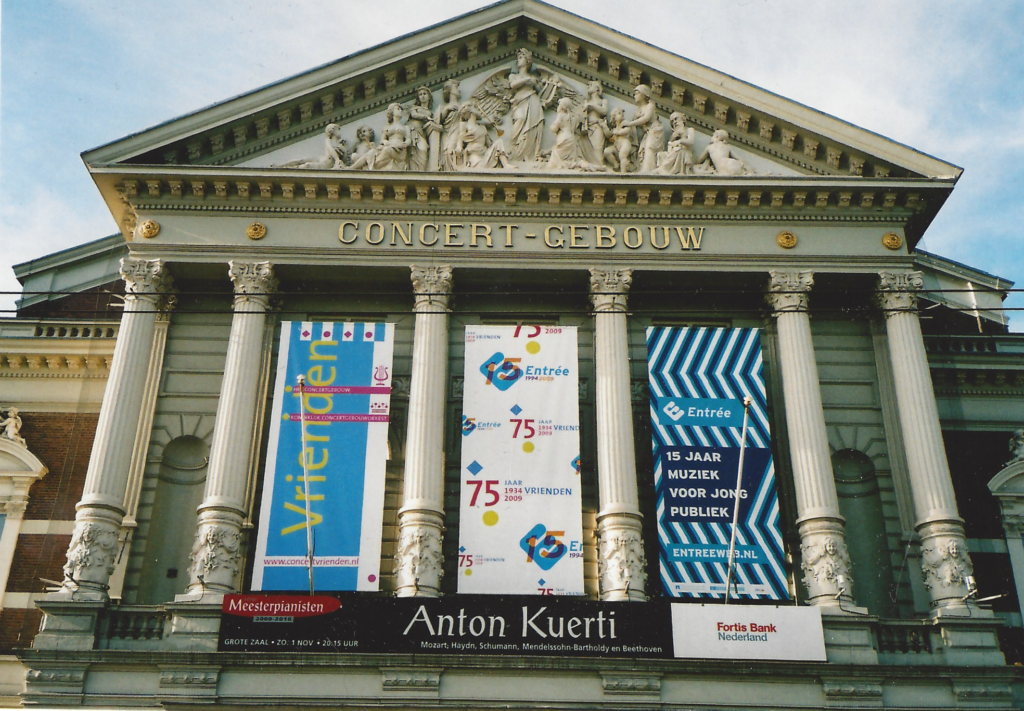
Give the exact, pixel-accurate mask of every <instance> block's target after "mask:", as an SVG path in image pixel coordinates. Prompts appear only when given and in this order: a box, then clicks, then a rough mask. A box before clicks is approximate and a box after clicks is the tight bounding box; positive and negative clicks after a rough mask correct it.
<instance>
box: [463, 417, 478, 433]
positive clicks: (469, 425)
mask: <svg viewBox="0 0 1024 711" xmlns="http://www.w3.org/2000/svg"><path fill="white" fill-rule="evenodd" d="M475 429H476V418H474V417H466V416H465V415H463V416H462V436H463V437H468V436H469V435H470V434H472V432H473V430H475Z"/></svg>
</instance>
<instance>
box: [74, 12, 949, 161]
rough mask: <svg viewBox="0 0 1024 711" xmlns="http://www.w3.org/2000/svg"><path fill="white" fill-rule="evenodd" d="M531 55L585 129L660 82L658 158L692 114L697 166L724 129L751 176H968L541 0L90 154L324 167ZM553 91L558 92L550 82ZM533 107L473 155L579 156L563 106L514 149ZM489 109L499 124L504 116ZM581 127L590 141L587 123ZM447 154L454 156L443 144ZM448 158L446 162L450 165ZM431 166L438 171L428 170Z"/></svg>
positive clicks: (447, 27)
mask: <svg viewBox="0 0 1024 711" xmlns="http://www.w3.org/2000/svg"><path fill="white" fill-rule="evenodd" d="M522 49H526V50H528V51H529V52H530V53H531V55H532V58H533V68H532V72H533V73H534V74H535V76H536V78H537V79H538V80H541V81H542V82H543V81H545V80H550V78H551V77H557V78H558V79H559V80H561V82H562V89H558V90H557V91H559V92H560V93H559V95H564V94H565V93H569V94H570V95H575V96H574V97H573V98H575V100H576V103H575V109H576V110H577V111H578V112H579V119H580V121H578V122H577V123H580V122H583V123H585V122H586V118H587V117H586V112H585V110H584V109H583V106H582V105H581V104H582V103H583V102H585V97H586V92H587V87H588V85H589V84H590V83H591V82H594V81H597V82H600V83H601V86H602V92H603V95H604V98H605V99H606V100H607V101H608V104H609V108H608V113H609V118H610V114H611V112H612V111H613V110H614V109H615V108H621V109H623V111H624V113H625V116H626V120H627V121H628V120H631V119H632V118H634V116H635V115H636V114H637V105H636V103H635V101H634V90H635V88H636V86H637V85H639V84H643V85H645V86H646V87H648V88H649V94H650V101H651V102H652V104H653V105H654V106H655V107H656V111H657V114H658V116H659V119H660V125H661V131H662V132H663V134H664V137H663V141H662V143H663V145H661V147H660V149H659V150H664V151H666V152H671V149H672V145H671V140H672V138H673V129H672V127H671V126H670V125H669V118H670V116H671V115H672V114H674V113H677V114H680V115H682V116H683V117H685V120H686V122H687V125H688V126H689V127H691V128H693V130H694V131H693V139H694V143H693V146H692V147H691V148H690V150H691V151H692V152H693V158H694V162H695V165H699V162H698V161H697V158H700V156H701V154H702V153H704V152H705V149H706V148H707V146H708V144H710V143H711V142H712V137H713V135H714V134H715V132H716V131H726V132H727V134H728V143H729V144H730V148H729V150H730V151H731V153H729V155H730V156H732V157H733V158H734V159H736V160H738V161H739V162H740V163H742V164H743V166H745V168H743V169H742V171H741V172H745V173H752V174H760V175H777V176H804V177H813V176H822V177H841V176H846V177H849V176H855V177H865V178H881V179H885V178H921V177H932V178H934V177H943V178H952V177H956V176H957V175H959V172H960V169H959V168H956V167H955V166H952V165H950V164H947V163H944V162H942V161H939V160H937V159H935V158H932V157H930V156H927V155H925V154H922V153H920V152H917V151H914V150H913V149H910V148H907V147H906V146H903V145H901V144H898V143H895V142H893V141H890V140H888V139H885V138H883V137H881V136H878V135H876V134H873V133H871V132H869V131H865V130H863V129H860V128H857V127H855V126H852V125H850V124H848V123H845V122H843V121H840V120H838V119H835V118H832V117H829V116H826V115H824V114H821V113H820V112H816V111H814V110H813V109H809V108H807V107H805V106H802V105H800V104H797V103H795V102H792V101H789V100H787V99H783V98H781V97H778V96H776V95H773V94H771V93H769V92H766V91H764V90H761V89H759V88H757V87H754V86H752V85H749V84H745V83H743V82H741V81H738V80H736V79H734V78H732V77H729V76H728V75H725V74H722V73H720V72H716V71H715V70H712V69H710V68H708V67H704V66H702V65H700V64H697V63H694V62H691V61H689V60H686V59H684V58H682V57H679V56H676V55H673V54H671V53H668V52H665V51H663V50H660V49H657V48H655V47H651V46H650V45H647V44H645V43H643V42H641V41H638V40H636V39H633V38H631V37H627V36H625V35H622V34H620V33H618V32H615V31H614V30H611V29H609V28H607V27H603V26H601V25H598V24H596V23H593V22H590V21H588V20H586V19H583V18H580V17H577V16H575V15H572V14H570V13H567V12H564V11H562V10H559V9H557V8H554V7H551V6H549V5H546V4H544V3H541V2H537V1H536V0H508V1H507V2H503V3H498V4H496V5H492V6H490V7H487V8H484V9H482V10H480V11H477V12H474V13H470V14H467V15H464V16H461V17H458V18H455V19H453V20H451V21H448V22H446V23H443V24H441V25H436V26H434V27H430V28H427V29H424V30H422V31H420V32H417V33H415V34H412V35H407V36H405V37H402V38H399V39H396V40H394V41H392V42H389V43H387V44H384V45H380V46H378V47H375V48H372V49H369V50H366V51H364V52H360V53H358V54H355V55H352V56H350V57H347V58H345V59H342V60H339V61H337V62H334V63H331V64H329V65H326V66H323V67H320V68H318V69H314V70H312V71H310V72H307V73H305V74H302V75H299V76H296V77H293V78H291V79H288V80H285V81H282V82H279V83H277V84H273V85H271V86H268V87H265V88H263V89H260V90H257V91H255V92H252V93H250V94H246V95H243V96H240V97H237V98H235V99H231V100H229V101H226V102H224V103H221V104H217V105H215V106H213V107H210V108H208V109H204V110H202V111H199V112H196V113H193V114H190V115H188V116H185V117H182V118H179V119H175V120H173V121H170V122H168V123H165V124H162V125H160V126H157V127H154V128H152V129H149V130H147V131H144V132H141V133H139V134H136V135H133V136H131V137H128V138H126V139H123V140H121V141H117V142H115V143H112V144H109V145H107V146H103V147H100V148H97V149H95V150H92V151H89V152H88V153H86V154H85V156H84V158H85V160H86V162H87V164H89V166H90V167H101V166H111V165H165V166H189V167H196V168H198V167H218V166H220V167H228V166H234V167H249V168H254V169H259V168H270V167H272V166H282V165H287V164H289V163H292V164H293V165H294V164H295V163H296V162H299V164H300V166H301V167H297V170H303V169H324V167H325V166H326V164H327V161H326V160H325V157H326V156H327V150H326V146H325V144H326V137H325V130H326V128H327V127H328V126H329V125H332V124H333V125H337V126H338V127H340V128H339V132H338V134H339V136H340V139H343V140H344V141H345V142H346V143H347V145H348V149H349V150H353V149H354V148H355V146H356V144H357V138H356V131H357V129H358V128H359V127H360V126H368V127H370V128H373V129H374V131H375V143H376V144H378V146H379V144H380V143H382V142H383V141H382V138H383V133H384V130H385V128H386V118H385V117H386V115H387V113H388V107H389V106H390V105H391V104H393V103H398V104H401V105H402V106H403V107H406V108H407V109H408V108H409V107H412V106H413V105H414V102H415V101H416V92H417V89H418V88H419V87H421V86H426V87H428V88H429V89H430V91H431V95H432V101H433V110H434V111H435V112H436V109H437V108H438V107H440V106H442V105H443V104H444V95H443V92H444V86H445V84H446V83H448V82H450V81H452V80H457V81H458V82H459V84H460V86H461V89H462V97H461V98H462V100H464V101H466V100H470V99H472V97H473V94H475V93H477V92H478V90H479V89H480V88H481V87H482V86H484V85H485V84H486V83H487V82H488V81H489V80H493V78H494V77H495V75H496V74H497V75H499V76H500V75H502V74H505V75H506V76H507V75H508V74H510V73H514V72H515V71H516V70H515V69H514V68H515V66H516V57H517V54H518V53H519V52H520V50H522ZM545 86H546V88H547V89H548V90H550V87H551V82H550V81H547V84H546V85H545ZM538 88H539V87H538ZM492 89H493V87H492ZM564 90H568V91H564ZM516 93H518V92H516V91H514V90H513V91H512V94H516ZM492 94H493V91H492ZM551 98H552V97H550V96H548V97H545V99H546V100H548V101H550V99H551ZM554 98H555V99H557V97H554ZM527 102H529V99H527ZM478 103H481V102H478ZM485 108H486V107H485ZM532 108H534V109H535V108H536V105H534V106H533V107H532ZM530 109H531V107H529V106H527V107H526V108H525V109H523V110H522V111H520V112H519V113H520V116H518V117H516V116H514V115H513V114H515V113H516V109H515V108H510V109H509V110H507V111H506V112H505V113H504V114H503V115H502V116H501V117H500V118H501V120H500V121H497V122H495V126H493V127H492V128H490V129H488V134H489V135H488V136H487V138H486V139H485V140H484V142H485V143H487V146H485V148H488V149H490V146H492V145H493V144H495V143H498V142H499V141H500V142H501V145H500V146H498V147H496V148H495V149H491V150H489V153H490V155H488V156H487V157H486V160H484V159H483V158H482V157H481V156H476V157H474V159H473V160H475V161H476V162H475V164H474V166H472V167H473V168H474V169H491V168H493V167H496V166H492V165H488V164H494V163H495V162H496V159H495V156H494V155H493V154H494V153H497V152H499V150H498V149H499V148H503V149H504V150H505V151H506V153H508V154H509V155H510V156H511V157H512V158H518V159H519V160H512V161H511V162H512V163H514V164H515V165H514V166H513V167H514V168H516V169H518V170H525V171H533V170H538V169H541V168H543V167H544V166H543V165H542V164H545V163H548V162H550V161H551V158H550V156H551V154H552V153H556V154H558V153H559V152H561V153H565V155H566V156H567V157H568V158H569V159H570V162H571V160H572V156H573V155H574V151H573V150H572V146H570V145H569V144H568V143H567V142H566V141H562V143H561V144H559V143H558V142H559V140H560V137H559V134H558V133H556V132H554V131H551V130H550V129H551V127H552V126H553V125H554V124H555V121H556V119H557V100H555V101H550V103H548V104H547V105H546V106H544V109H543V114H544V115H543V125H542V126H541V130H540V137H541V148H540V151H539V155H530V156H527V157H526V158H524V157H523V155H522V154H520V155H518V156H517V155H515V153H516V148H515V144H517V143H521V142H522V138H523V133H524V130H525V129H522V127H521V126H520V127H519V128H517V127H516V126H515V125H514V124H515V121H516V120H517V119H522V118H523V116H522V115H521V114H523V113H524V112H525V113H526V114H529V113H530ZM482 113H483V114H485V115H490V118H492V119H493V118H494V115H493V114H494V112H493V111H486V110H485V111H483V112H482ZM533 113H534V114H536V111H534V112H533ZM408 119H409V116H408V115H406V116H404V117H403V119H402V123H403V124H405V125H407V124H408ZM535 119H536V116H535V115H534V116H527V117H526V119H525V122H526V123H531V122H532V125H533V126H536V122H535ZM520 123H523V121H520ZM639 128H640V135H639V137H638V138H636V139H634V150H633V155H632V158H631V160H632V161H633V162H634V165H633V166H632V167H631V169H630V170H631V172H640V170H641V165H640V164H639V163H640V160H639V158H638V157H637V155H636V153H637V151H636V145H635V144H636V143H640V142H642V141H643V136H644V133H645V131H644V130H643V129H644V127H642V126H641V127H639ZM577 129H578V130H577V134H578V135H579V137H580V141H579V143H581V144H582V142H583V135H584V133H585V129H584V128H583V127H581V126H577ZM400 134H401V131H396V132H394V133H393V134H392V138H394V140H395V141H396V142H398V143H401V142H402V140H403V139H402V135H400ZM441 138H442V139H443V138H444V136H443V134H442V136H441ZM609 140H610V141H611V140H614V139H612V138H610V137H609ZM655 143H656V142H654V143H652V145H655ZM464 144H465V142H464ZM556 144H557V146H556ZM677 145H678V144H677ZM556 147H557V148H558V150H557V151H556ZM473 148H474V150H475V149H476V148H477V146H475V145H474V146H473ZM583 148H584V149H585V148H586V146H585V145H583ZM436 150H437V151H438V152H443V145H442V146H439V147H438V148H437V149H436ZM391 152H392V153H394V152H395V151H391ZM584 153H585V150H584ZM386 158H387V160H385V161H382V162H381V163H380V164H377V165H376V166H375V167H374V168H373V170H395V169H398V170H418V169H419V168H420V166H421V165H422V163H421V162H420V163H418V164H412V165H408V166H406V165H403V164H402V162H401V161H399V162H398V164H397V168H396V167H395V163H394V162H393V160H392V158H393V156H386ZM583 158H586V155H584V156H583ZM436 160H437V162H438V163H443V161H444V158H443V156H442V157H441V158H438V159H436ZM666 160H667V159H666ZM318 161H319V162H318ZM389 161H390V162H389ZM563 162H564V161H559V160H558V156H557V155H556V160H555V163H556V164H558V165H556V167H557V168H559V172H566V170H565V166H564V165H562V164H561V163H563ZM592 162H593V160H591V161H588V163H592ZM364 163H365V161H364ZM303 164H304V165H303ZM655 166H656V161H655V160H654V159H651V158H649V159H648V164H647V171H646V172H650V170H651V169H652V168H653V167H655ZM361 167H366V166H365V165H363V166H361ZM734 167H737V166H735V165H734ZM332 168H342V166H341V165H339V164H336V165H334V166H332ZM708 168H710V170H708ZM328 169H331V168H328ZM345 169H349V166H345ZM433 169H435V168H434V166H433V165H428V167H427V170H428V171H429V170H433ZM584 169H586V166H584ZM578 170H579V169H578V168H575V169H569V170H568V171H567V172H577V171H578ZM705 170H706V171H707V172H710V173H719V174H720V173H721V172H722V171H720V170H715V166H714V161H713V160H712V161H707V162H706V163H705ZM587 172H589V170H587ZM697 174H700V173H699V172H698V173H697Z"/></svg>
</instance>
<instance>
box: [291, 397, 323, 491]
mask: <svg viewBox="0 0 1024 711" xmlns="http://www.w3.org/2000/svg"><path fill="white" fill-rule="evenodd" d="M293 394H294V395H295V396H296V397H298V393H297V392H296V393H293ZM304 424H305V425H306V427H305V430H306V441H307V442H329V441H330V439H331V438H330V437H329V436H324V437H321V436H319V435H315V434H313V433H312V432H310V431H309V428H310V427H329V426H330V424H331V423H330V422H316V421H315V420H314V421H309V420H306V422H305V423H304ZM310 481H314V479H313V478H312V477H311V478H310Z"/></svg>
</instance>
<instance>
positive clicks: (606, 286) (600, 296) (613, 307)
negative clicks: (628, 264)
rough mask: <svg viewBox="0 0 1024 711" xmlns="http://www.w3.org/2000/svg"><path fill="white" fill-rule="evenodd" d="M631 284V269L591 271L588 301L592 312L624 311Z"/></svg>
mask: <svg viewBox="0 0 1024 711" xmlns="http://www.w3.org/2000/svg"><path fill="white" fill-rule="evenodd" d="M632 283H633V270H632V269H591V270H590V301H591V303H593V305H594V311H597V312H607V311H622V312H624V311H625V310H626V294H627V293H628V292H629V287H630V285H631V284H632Z"/></svg>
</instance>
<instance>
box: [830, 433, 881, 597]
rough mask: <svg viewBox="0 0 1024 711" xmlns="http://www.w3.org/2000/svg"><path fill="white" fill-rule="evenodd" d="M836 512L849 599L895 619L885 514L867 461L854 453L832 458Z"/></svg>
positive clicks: (840, 453) (871, 465)
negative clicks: (848, 571) (842, 528)
mask: <svg viewBox="0 0 1024 711" xmlns="http://www.w3.org/2000/svg"><path fill="white" fill-rule="evenodd" d="M832 472H833V474H834V475H835V481H836V494H838V496H839V511H840V512H841V513H842V514H843V518H845V519H846V548H847V550H848V551H849V552H850V562H851V564H852V566H853V597H854V599H855V600H856V601H857V604H859V605H863V606H864V607H866V608H868V610H869V611H870V612H871V613H872V614H874V615H880V616H882V617H895V616H896V614H897V613H896V602H895V599H894V598H895V593H894V590H895V585H894V582H893V577H892V564H891V561H890V560H889V543H888V537H887V534H886V530H885V514H884V511H883V509H882V497H881V493H880V491H879V488H878V477H877V476H876V475H875V465H874V462H872V461H871V458H870V457H869V456H868V455H866V454H865V453H864V452H861V451H860V450H857V449H840V450H838V451H837V452H835V453H833V454H832Z"/></svg>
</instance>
